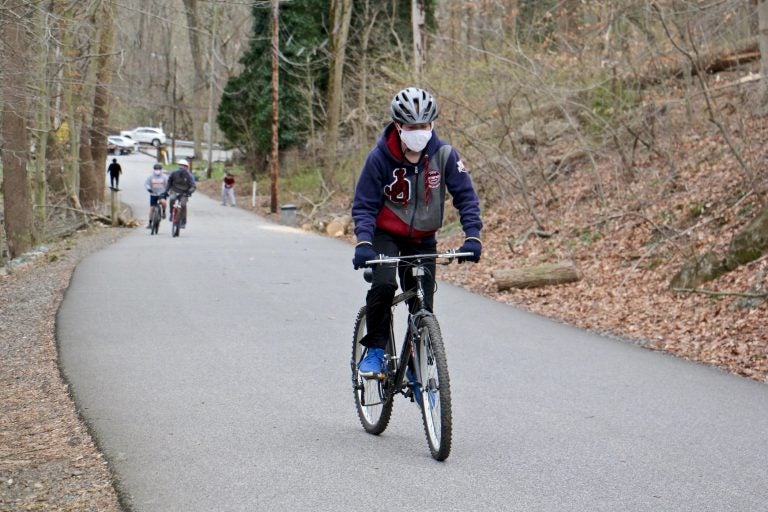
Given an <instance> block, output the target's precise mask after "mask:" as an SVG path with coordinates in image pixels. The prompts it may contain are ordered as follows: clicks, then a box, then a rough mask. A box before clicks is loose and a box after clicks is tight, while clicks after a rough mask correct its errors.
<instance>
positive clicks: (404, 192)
mask: <svg viewBox="0 0 768 512" xmlns="http://www.w3.org/2000/svg"><path fill="white" fill-rule="evenodd" d="M392 174H393V175H394V176H395V181H393V182H392V183H390V184H389V185H385V186H384V194H385V195H386V196H387V197H388V198H389V200H390V201H392V202H393V203H403V204H405V203H407V202H408V200H409V199H410V198H411V182H409V181H408V180H406V179H405V169H404V168H400V169H395V170H394V172H393V173H392Z"/></svg>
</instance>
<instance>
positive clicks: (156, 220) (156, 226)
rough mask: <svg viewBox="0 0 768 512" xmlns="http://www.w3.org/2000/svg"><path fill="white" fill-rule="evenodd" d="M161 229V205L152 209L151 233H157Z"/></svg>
mask: <svg viewBox="0 0 768 512" xmlns="http://www.w3.org/2000/svg"><path fill="white" fill-rule="evenodd" d="M159 230H160V207H159V206H155V208H154V210H152V229H150V230H149V234H150V235H156V234H157V232H158V231H159Z"/></svg>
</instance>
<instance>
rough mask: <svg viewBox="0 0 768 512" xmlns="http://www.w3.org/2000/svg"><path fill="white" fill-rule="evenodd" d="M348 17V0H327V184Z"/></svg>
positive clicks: (333, 151) (336, 133)
mask: <svg viewBox="0 0 768 512" xmlns="http://www.w3.org/2000/svg"><path fill="white" fill-rule="evenodd" d="M351 19H352V0H332V1H331V20H330V22H331V26H330V29H331V45H330V46H331V63H330V71H331V76H330V79H329V80H328V124H327V126H326V137H327V138H326V151H327V154H326V159H325V165H324V168H325V170H326V175H325V182H326V183H331V182H332V180H331V179H330V178H331V177H332V173H333V171H334V169H335V168H336V149H337V144H338V140H339V119H340V116H341V94H342V78H343V77H344V63H345V61H346V48H347V39H348V35H349V23H350V20H351Z"/></svg>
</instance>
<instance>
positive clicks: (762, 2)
mask: <svg viewBox="0 0 768 512" xmlns="http://www.w3.org/2000/svg"><path fill="white" fill-rule="evenodd" d="M757 20H758V30H759V33H758V36H757V38H758V44H759V46H760V74H761V75H762V76H763V80H762V81H761V88H762V97H761V99H760V106H759V108H758V111H759V112H760V113H761V114H762V115H768V0H759V1H758V3H757Z"/></svg>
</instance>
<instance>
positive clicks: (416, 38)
mask: <svg viewBox="0 0 768 512" xmlns="http://www.w3.org/2000/svg"><path fill="white" fill-rule="evenodd" d="M424 18H425V14H424V0H411V26H412V27H413V77H414V80H415V83H416V84H417V85H419V87H421V78H422V75H423V74H424V62H425V61H426V55H427V48H426V44H427V29H426V22H425V21H424Z"/></svg>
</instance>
